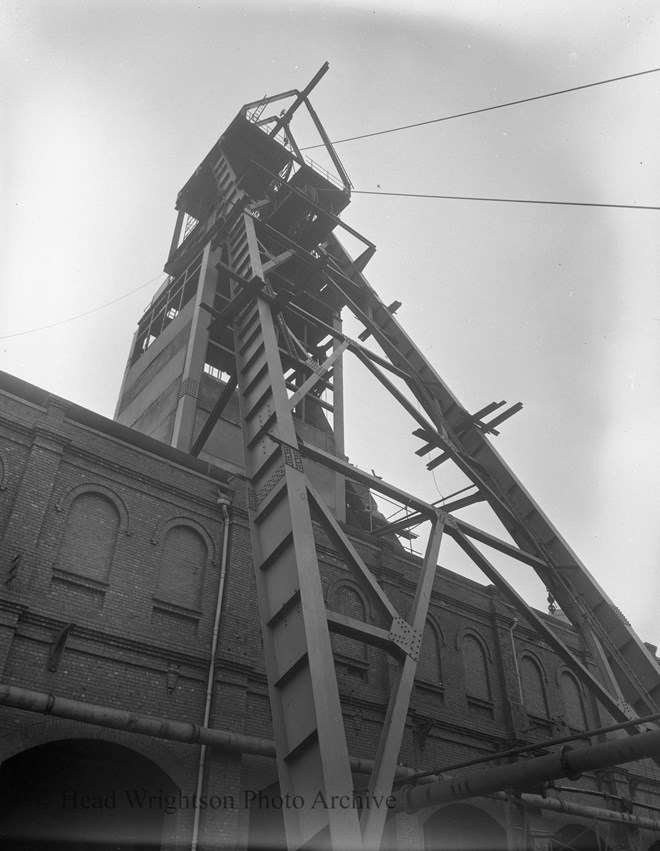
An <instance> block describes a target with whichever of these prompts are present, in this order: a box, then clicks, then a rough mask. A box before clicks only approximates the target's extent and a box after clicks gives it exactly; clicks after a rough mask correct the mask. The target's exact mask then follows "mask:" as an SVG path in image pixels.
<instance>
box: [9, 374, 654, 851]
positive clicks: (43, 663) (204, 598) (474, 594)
mask: <svg viewBox="0 0 660 851" xmlns="http://www.w3.org/2000/svg"><path fill="white" fill-rule="evenodd" d="M33 390H34V389H33ZM35 393H36V391H34V392H32V391H31V392H30V393H28V392H27V391H26V392H25V397H24V398H19V397H18V396H17V395H7V394H5V395H3V405H2V410H3V414H2V417H0V432H1V434H2V443H1V444H0V461H1V464H2V466H1V467H0V521H1V523H2V525H1V526H0V535H2V551H1V552H2V554H1V556H0V675H1V676H2V682H3V683H10V684H13V685H17V686H22V687H24V688H30V689H36V690H38V691H44V692H48V693H53V694H56V695H59V696H63V697H70V698H74V699H76V700H82V701H87V702H90V703H98V704H102V705H106V706H110V707H118V708H122V709H127V710H133V711H135V712H138V713H142V714H146V715H154V716H159V717H166V718H169V719H173V720H181V721H187V722H191V723H194V724H201V723H202V719H203V715H204V702H205V690H206V680H207V676H208V667H209V661H210V660H209V653H210V647H211V640H212V629H213V618H214V613H215V606H216V599H217V593H218V586H219V580H220V569H221V554H222V542H223V536H224V534H225V529H224V523H223V514H222V511H221V507H220V505H219V504H218V501H217V500H218V496H219V495H220V496H222V497H227V496H228V497H230V498H231V500H232V508H231V523H230V524H229V531H228V534H229V559H228V562H227V566H226V580H225V589H224V607H223V614H222V619H221V623H220V632H219V638H218V652H217V657H216V664H215V678H214V692H213V704H212V715H211V726H216V727H219V728H222V729H226V730H233V731H235V732H240V733H246V734H249V735H255V736H262V737H267V738H268V737H271V735H272V730H271V725H270V710H269V703H268V691H267V685H266V680H265V674H264V667H263V663H262V639H261V630H260V627H259V620H258V607H257V599H256V592H255V586H254V579H253V573H252V561H251V547H250V534H249V527H248V522H247V515H246V512H245V503H244V493H243V485H242V484H241V482H240V480H239V479H232V480H231V481H230V482H227V480H228V479H229V478H230V477H229V474H228V473H226V472H223V471H221V470H218V469H214V468H211V467H209V466H208V465H206V466H205V465H203V464H201V462H193V460H191V459H188V458H187V457H186V456H184V455H182V454H177V453H173V452H172V451H171V450H168V451H167V452H166V451H165V449H164V448H162V449H161V448H160V447H159V445H158V444H156V443H155V442H152V443H149V441H148V439H145V438H144V437H142V436H141V437H140V438H139V439H138V438H137V437H136V438H135V440H133V439H132V435H131V433H130V432H128V430H126V429H123V430H122V428H121V427H119V426H116V425H115V424H112V423H110V422H109V421H103V420H102V418H96V419H95V420H94V421H93V425H90V424H89V421H88V420H86V419H85V416H83V414H81V413H80V411H79V410H76V409H75V406H74V408H72V407H71V406H69V405H67V404H66V403H62V402H61V401H60V400H57V399H53V400H48V399H47V398H46V396H45V394H42V395H41V397H39V396H38V394H37V395H35ZM145 440H146V442H145ZM354 544H355V546H356V548H357V550H358V552H359V553H360V555H361V557H362V558H363V560H364V562H365V563H366V564H367V566H368V567H369V568H370V569H371V570H372V571H373V573H374V575H375V576H376V578H377V579H378V580H379V581H380V583H381V585H382V587H383V588H384V589H385V590H386V592H387V593H388V595H389V596H390V598H391V599H392V601H393V602H394V604H395V605H396V606H397V608H398V610H399V611H400V612H401V613H402V614H405V613H406V611H407V608H408V606H409V605H410V602H411V600H412V597H413V594H414V589H415V582H416V577H417V574H418V571H419V563H420V562H419V560H418V559H416V558H415V557H413V556H410V555H409V554H405V553H404V552H403V550H401V549H398V548H396V547H395V546H393V545H392V544H388V543H387V542H383V541H382V539H380V540H377V539H375V538H371V537H370V536H368V535H366V533H361V534H356V537H355V540H354ZM318 549H319V562H320V566H321V571H322V581H323V588H324V593H325V595H326V602H327V603H328V605H330V606H331V607H336V608H338V609H340V610H341V609H342V608H344V609H345V610H346V611H347V613H351V612H353V613H354V614H355V613H356V612H357V609H358V608H360V606H361V607H362V608H363V610H364V612H365V613H366V618H367V620H368V621H369V622H371V623H374V624H376V625H378V618H377V616H376V615H375V613H374V612H373V611H372V609H371V607H370V605H369V603H368V601H367V600H366V599H365V598H364V596H363V595H362V591H361V590H360V588H359V586H358V585H357V584H356V583H355V581H354V579H353V577H352V575H351V573H350V572H349V570H348V569H347V567H346V566H345V564H344V563H343V562H342V560H341V559H340V558H339V557H338V555H337V554H336V553H335V552H334V551H333V549H332V547H331V546H330V543H329V541H328V540H327V539H326V538H325V536H324V535H323V533H322V532H321V531H320V530H318ZM17 558H18V562H16V559H17ZM178 564H180V565H181V569H180V570H178V568H177V565H178ZM512 622H513V613H512V611H511V609H510V608H509V607H508V605H507V604H506V603H505V602H504V600H503V599H502V598H501V596H500V595H499V592H497V591H496V590H495V589H494V588H493V587H489V586H483V585H479V584H477V583H475V582H472V581H470V580H468V579H465V578H462V577H460V576H457V575H456V574H453V573H451V572H450V571H448V570H444V569H440V570H439V571H438V576H437V578H436V582H435V587H434V590H433V594H432V599H431V605H430V612H429V628H428V630H427V636H431V639H430V640H431V641H432V642H433V643H432V645H429V646H430V647H431V649H432V658H431V661H430V662H429V663H428V664H426V663H425V662H424V661H423V662H422V664H421V666H420V676H419V679H418V683H417V685H416V687H415V689H414V693H413V697H412V701H411V706H410V711H409V714H408V721H407V727H406V731H405V734H404V739H403V743H402V748H401V753H400V757H399V759H400V761H401V762H402V763H404V764H407V765H409V766H414V767H415V768H417V769H419V770H425V769H430V768H434V767H438V766H440V767H442V766H444V765H448V764H450V763H452V762H455V761H458V760H465V759H469V758H472V757H475V756H479V755H485V754H488V753H493V752H494V751H497V750H500V749H504V748H506V747H507V746H510V745H511V744H512V743H521V742H522V743H525V742H533V741H538V740H540V739H543V738H546V737H547V736H548V735H550V734H559V733H566V732H570V731H571V729H576V724H577V723H578V722H577V721H576V718H579V713H578V714H577V715H576V708H575V707H576V704H575V700H576V694H577V700H578V701H579V702H581V704H580V705H581V706H582V707H583V710H584V717H585V723H587V724H588V725H589V726H598V725H599V724H601V723H606V721H607V718H606V717H605V716H604V715H603V714H602V713H599V712H598V710H597V707H596V705H595V703H594V702H593V701H592V700H591V699H590V698H589V697H588V696H587V695H585V694H584V692H583V690H582V687H581V686H579V685H577V684H575V687H574V689H573V691H572V692H571V695H572V696H569V697H567V696H566V692H565V691H564V692H562V683H564V680H563V679H562V677H563V676H565V673H566V671H565V668H564V667H563V666H562V664H561V663H560V661H559V660H558V659H557V657H556V656H555V655H554V654H553V653H552V651H551V650H550V648H549V647H548V646H546V645H545V644H544V643H543V642H542V641H541V640H540V639H539V638H538V637H536V635H535V634H534V633H533V632H532V631H531V630H530V629H529V628H528V627H527V626H526V625H525V624H524V623H523V622H521V623H518V624H517V626H516V627H515V630H514V631H513V633H512V632H511V625H512ZM553 623H554V625H555V627H556V629H557V630H559V631H560V633H561V634H562V637H563V639H564V640H565V642H566V643H567V644H568V645H569V646H570V647H571V648H572V649H573V650H574V651H575V652H576V653H577V654H578V655H579V656H580V657H581V658H582V659H583V661H585V663H586V664H588V665H591V667H592V669H593V670H594V671H595V670H596V669H595V666H594V665H593V663H592V660H590V659H589V658H588V657H587V656H586V654H585V653H584V649H583V648H582V647H581V645H580V644H579V642H578V640H577V638H576V636H575V635H574V633H573V632H572V630H571V629H570V628H569V627H568V625H565V624H563V623H562V622H561V621H560V620H558V619H557V618H554V619H553ZM512 637H513V641H512ZM466 646H469V647H470V648H471V649H470V651H469V652H467V651H466V649H465V648H466ZM476 647H478V648H480V650H479V652H480V653H481V656H480V657H479V656H476V655H475V652H474V651H475V648H476ZM336 649H337V659H336V661H337V676H338V683H339V690H340V694H341V697H342V703H343V707H344V712H345V720H346V730H347V737H348V741H349V749H350V751H351V753H352V754H353V755H354V756H359V757H366V758H373V756H374V752H375V749H376V746H377V742H378V737H379V735H380V730H381V726H382V721H383V717H384V714H385V711H386V708H387V701H388V698H389V695H390V690H391V687H392V680H393V666H392V663H391V662H390V661H389V660H388V659H387V657H386V655H385V654H384V652H383V651H379V650H376V649H374V648H368V649H366V651H365V650H364V649H363V648H361V647H360V646H359V645H356V644H355V642H353V643H347V642H345V641H344V642H339V643H337V646H336ZM479 660H481V661H479ZM524 660H527V661H524ZM521 662H523V664H521ZM471 666H476V667H477V668H478V669H479V670H483V671H485V672H486V676H487V679H488V684H489V687H488V690H487V691H486V690H481V691H480V690H479V689H477V688H476V687H475V685H474V673H475V671H474V670H472V669H471ZM433 670H437V671H441V677H436V678H435V679H434V676H433V674H432V671H433ZM530 671H533V672H536V673H535V674H534V675H533V676H532V675H530V674H529V672H530ZM525 672H527V680H526V681H525V682H523V683H522V693H523V694H527V695H528V701H527V702H528V704H529V705H528V706H527V707H525V706H524V705H523V702H522V701H521V697H520V695H521V682H520V680H519V675H523V676H525ZM481 676H483V674H482V675H481ZM471 682H472V683H473V684H472V685H470V683H471ZM534 690H536V691H534ZM571 700H572V701H573V703H572V704H571V707H572V708H569V705H568V703H567V701H568V702H570V701H571ZM544 706H545V707H547V711H546V710H544V709H543V707H544ZM82 727H84V729H85V731H86V734H87V735H89V736H103V737H105V738H107V739H108V740H110V741H117V742H120V743H123V744H125V743H126V742H128V743H129V745H128V746H129V747H130V742H131V741H132V739H131V735H132V734H130V733H125V732H119V731H111V730H107V729H104V728H101V727H99V728H91V727H89V725H82ZM37 730H39V731H40V733H39V735H36V731H37ZM80 735H81V725H78V724H76V723H75V722H67V721H62V720H57V721H55V720H54V719H51V720H48V719H44V718H42V717H41V716H35V715H30V714H28V713H21V712H10V711H2V712H1V713H0V760H1V759H3V758H7V757H8V756H10V755H11V754H12V753H16V752H18V751H16V750H15V749H14V748H15V744H11V743H16V742H17V741H18V742H21V743H22V744H23V745H24V747H29V746H30V744H29V743H30V742H34V741H37V740H38V741H39V742H42V743H43V741H47V740H48V737H49V736H50V737H52V740H55V739H57V738H63V737H67V736H71V737H74V738H75V737H80ZM44 737H45V738H44ZM134 738H135V742H136V748H138V745H139V747H140V748H143V749H144V747H145V745H144V740H145V737H137V736H136V737H134ZM138 740H139V741H138ZM152 744H153V747H152V748H151V750H150V751H149V753H150V758H151V759H152V760H153V761H154V762H155V763H156V764H158V765H160V766H161V767H162V768H163V770H165V771H166V772H171V771H172V770H173V768H172V766H173V765H175V764H176V765H178V768H177V770H176V774H177V780H176V782H179V783H183V784H185V786H186V791H187V792H189V793H192V791H194V786H195V782H196V779H195V778H196V771H197V759H198V755H199V748H198V747H196V746H185V745H177V744H174V743H164V744H163V743H158V742H156V741H155V740H154V742H153V743H152ZM138 749H139V748H138ZM168 755H169V756H168ZM172 755H175V758H174V757H173V756H172ZM173 760H174V761H173ZM207 772H208V778H209V783H210V784H212V786H213V788H215V789H217V790H220V791H221V792H222V794H224V795H234V796H237V798H240V795H241V790H245V789H254V790H258V789H260V788H265V787H266V786H268V785H270V784H271V783H273V782H275V781H276V768H275V763H274V761H273V760H269V759H264V758H260V757H247V756H246V757H244V758H243V759H241V758H240V757H237V756H230V755H228V754H226V753H221V752H216V751H213V752H209V755H208V760H207ZM633 775H634V770H632V769H631V771H623V773H620V775H619V776H618V777H617V778H615V779H614V780H612V781H611V782H612V784H613V789H614V790H617V789H618V790H619V792H620V791H621V788H622V786H626V788H627V789H628V792H626V794H629V787H630V783H631V777H632V779H633V781H634V782H633V786H635V789H637V790H638V792H637V794H638V795H646V796H651V798H653V796H657V793H658V783H657V778H656V776H655V775H654V774H653V773H651V772H649V771H648V770H647V771H646V773H645V774H644V776H640V777H639V778H638V779H637V780H635V778H634V776H633ZM182 778H183V779H182ZM589 782H592V781H591V780H590V781H589ZM593 783H594V784H596V780H593ZM626 784H627V785H626ZM635 784H636V785H635ZM592 803H593V801H592ZM247 818H248V816H247V814H246V813H245V812H243V811H241V810H228V809H221V808H219V809H217V810H213V811H212V812H206V813H204V814H203V820H202V822H203V824H202V827H203V836H206V838H207V840H208V842H209V843H212V842H213V841H219V840H220V839H222V840H223V841H224V840H226V841H227V842H230V841H233V839H235V838H236V837H237V836H238V838H239V847H240V845H241V841H242V839H241V838H243V839H244V837H245V830H246V826H247ZM177 824H178V826H177V827H176V829H173V832H172V831H171V835H172V836H174V837H175V838H174V839H172V843H173V847H175V846H176V844H177V843H180V842H181V837H182V836H184V837H185V836H186V835H187V833H186V831H188V830H189V828H190V814H184V815H183V816H181V819H180V820H179V822H178V823H177ZM415 824H416V823H414V822H413V823H412V826H411V821H410V820H409V819H408V820H406V819H402V820H401V825H400V830H399V840H398V841H399V842H400V843H402V844H401V847H406V841H408V843H409V844H408V847H414V845H415V842H416V841H417V840H418V839H419V836H420V831H419V829H418V828H417V827H415V826H414V825H415ZM392 830H395V832H396V828H392ZM177 837H178V838H177ZM406 837H408V840H406ZM411 837H417V839H415V840H413V839H412V838H411ZM205 841H206V840H205Z"/></svg>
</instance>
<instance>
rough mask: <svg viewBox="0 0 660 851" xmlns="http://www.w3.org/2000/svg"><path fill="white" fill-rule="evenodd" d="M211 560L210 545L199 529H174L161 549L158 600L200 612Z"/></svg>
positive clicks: (167, 535) (157, 589)
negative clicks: (206, 570)
mask: <svg viewBox="0 0 660 851" xmlns="http://www.w3.org/2000/svg"><path fill="white" fill-rule="evenodd" d="M207 560H208V548H207V546H206V541H205V540H204V538H203V537H202V536H201V535H200V533H199V532H198V531H197V529H193V528H192V527H191V526H188V525H182V524H179V525H175V526H171V527H170V528H169V529H168V530H167V532H166V533H165V537H164V538H163V542H162V545H161V559H160V570H159V573H158V585H157V588H156V597H157V598H158V599H159V600H162V601H164V602H167V603H171V604H172V605H175V606H180V607H182V608H186V609H193V610H198V609H199V608H200V605H201V598H202V583H203V580H204V570H205V567H206V562H207Z"/></svg>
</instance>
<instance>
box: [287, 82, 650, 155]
mask: <svg viewBox="0 0 660 851" xmlns="http://www.w3.org/2000/svg"><path fill="white" fill-rule="evenodd" d="M658 71H660V68H649V69H647V70H646V71H635V72H634V73H632V74H623V75H622V76H620V77H610V78H608V79H607V80H597V81H596V82H595V83H584V84H582V85H580V86H571V87H570V88H568V89H559V90H558V91H555V92H547V93H546V94H543V95H533V96H532V97H528V98H520V99H519V100H510V101H507V102H506V103H496V104H492V105H491V106H484V107H481V108H480V109H470V110H468V111H467V112H455V113H453V114H451V115H443V116H441V117H440V118H430V119H428V120H426V121H416V122H414V123H413V124H401V125H399V126H398V127H389V128H387V129H385V130H375V131H373V132H371V133H361V134H360V135H358V136H347V137H346V138H345V139H337V140H336V141H333V142H332V144H333V145H341V144H343V143H344V142H355V141H356V140H358V139H369V138H372V137H373V136H384V135H385V134H387V133H398V132H399V131H401V130H412V129H413V128H415V127H425V126H427V125H429V124H439V123H440V122H442V121H453V120H454V119H455V118H466V117H467V116H469V115H479V114H481V113H484V112H493V111H494V110H496V109H505V108H507V107H509V106H518V105H520V104H522V103H531V102H532V101H536V100H543V99H544V98H554V97H558V96H559V95H565V94H568V93H569V92H579V91H582V90H583V89H592V88H594V87H595V86H605V85H607V84H608V83H618V82H620V81H621V80H630V79H632V78H633V77H643V76H644V75H645V74H656V73H657V72H658ZM322 147H323V143H319V144H317V145H307V146H306V147H304V148H301V149H300V150H301V151H310V150H312V149H313V148H322Z"/></svg>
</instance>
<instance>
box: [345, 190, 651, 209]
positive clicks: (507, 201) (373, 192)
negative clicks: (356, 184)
mask: <svg viewBox="0 0 660 851" xmlns="http://www.w3.org/2000/svg"><path fill="white" fill-rule="evenodd" d="M351 192H352V193H353V194H355V195H389V196H392V197H396V198H440V199H443V200H449V201H492V202H498V203H502V204H550V205H552V206H558V207H605V208H609V209H615V210H660V206H653V205H651V204H603V203H598V202H595V201H550V200H543V199H540V198H489V197H485V196H476V195H437V194H433V193H426V192H384V191H382V190H368V189H352V190H351Z"/></svg>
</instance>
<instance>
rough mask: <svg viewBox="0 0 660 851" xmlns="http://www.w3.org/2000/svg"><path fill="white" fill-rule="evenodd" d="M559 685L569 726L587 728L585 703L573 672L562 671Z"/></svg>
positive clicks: (578, 728)
mask: <svg viewBox="0 0 660 851" xmlns="http://www.w3.org/2000/svg"><path fill="white" fill-rule="evenodd" d="M559 687H560V689H561V696H562V700H563V702H564V712H565V713H566V723H567V724H568V726H569V727H573V728H574V729H576V730H586V728H587V718H586V715H585V711H584V703H583V702H582V693H581V691H580V686H579V684H578V682H577V680H576V679H575V677H574V676H573V674H571V673H570V672H569V671H561V672H560V674H559Z"/></svg>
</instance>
